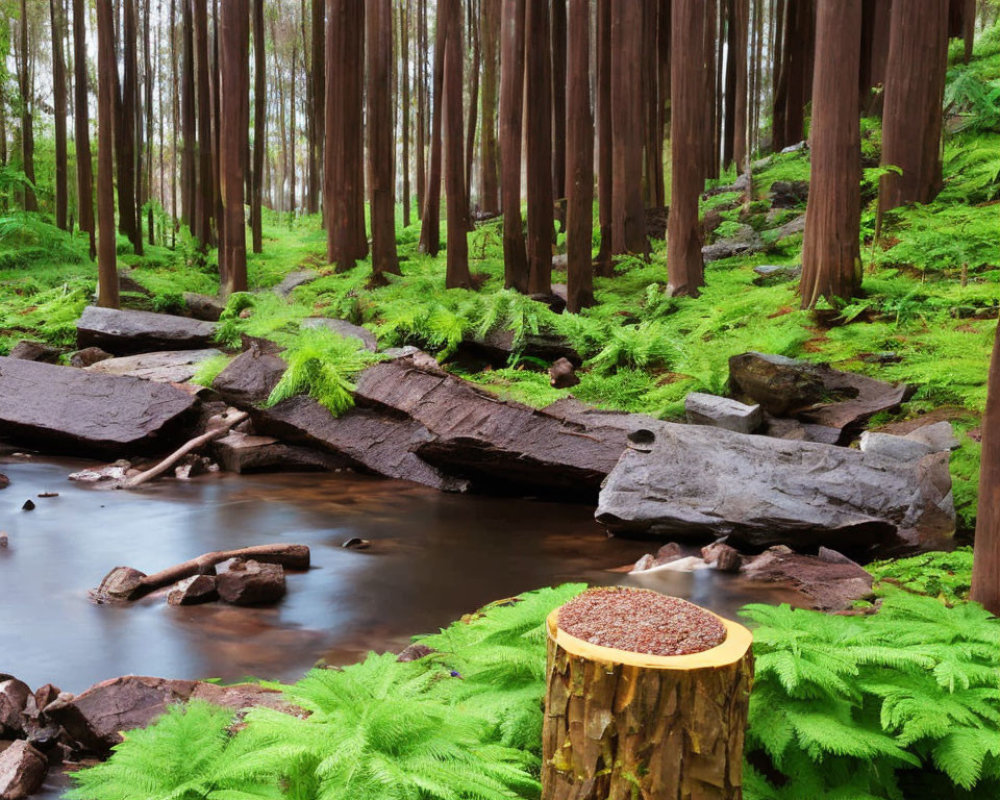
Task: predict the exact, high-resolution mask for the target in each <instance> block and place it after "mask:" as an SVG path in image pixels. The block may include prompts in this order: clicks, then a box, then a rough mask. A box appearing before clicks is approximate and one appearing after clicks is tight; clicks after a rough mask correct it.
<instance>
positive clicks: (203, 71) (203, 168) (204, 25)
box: [190, 0, 215, 247]
mask: <svg viewBox="0 0 1000 800" xmlns="http://www.w3.org/2000/svg"><path fill="white" fill-rule="evenodd" d="M190 2H191V3H192V7H193V12H194V13H193V18H194V51H195V86H196V88H197V97H198V147H197V151H196V152H197V166H196V169H197V191H196V192H195V195H194V208H195V211H194V231H193V232H194V234H195V236H196V237H197V238H198V240H199V241H200V242H201V245H202V247H208V246H209V245H210V244H211V242H212V217H213V214H214V211H215V189H214V187H213V180H212V179H213V170H212V94H211V77H212V67H211V60H210V57H209V50H210V48H209V31H208V0H190Z"/></svg>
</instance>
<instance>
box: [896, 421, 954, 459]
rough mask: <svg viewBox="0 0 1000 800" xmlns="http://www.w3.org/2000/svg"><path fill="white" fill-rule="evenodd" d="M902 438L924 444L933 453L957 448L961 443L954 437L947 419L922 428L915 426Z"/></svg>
mask: <svg viewBox="0 0 1000 800" xmlns="http://www.w3.org/2000/svg"><path fill="white" fill-rule="evenodd" d="M904 438H906V439H909V440H911V441H914V442H920V443H921V444H925V445H927V446H928V447H929V448H931V450H932V451H933V452H935V453H940V452H944V451H949V450H957V449H958V447H959V445H960V444H961V443H960V442H959V441H958V439H957V438H956V437H955V431H954V430H953V429H952V427H951V423H950V422H948V421H947V420H943V421H941V422H935V423H933V424H931V425H924V426H923V427H922V428H917V429H916V430H915V431H913V432H912V433H908V434H906V436H905V437H904Z"/></svg>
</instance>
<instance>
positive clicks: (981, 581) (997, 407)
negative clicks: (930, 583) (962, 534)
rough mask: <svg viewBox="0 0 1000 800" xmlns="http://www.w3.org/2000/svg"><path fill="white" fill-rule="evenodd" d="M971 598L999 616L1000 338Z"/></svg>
mask: <svg viewBox="0 0 1000 800" xmlns="http://www.w3.org/2000/svg"><path fill="white" fill-rule="evenodd" d="M897 2H898V0H897ZM994 336H996V334H994ZM969 598H970V599H971V600H974V601H976V602H977V603H982V604H983V606H985V608H986V610H987V611H989V612H990V613H992V614H993V615H994V616H998V617H1000V338H994V342H993V359H992V361H991V362H990V374H989V383H988V390H987V396H986V412H985V413H984V414H983V451H982V462H981V466H980V470H979V511H978V514H977V515H976V542H975V551H974V555H973V562H972V591H971V592H970V594H969Z"/></svg>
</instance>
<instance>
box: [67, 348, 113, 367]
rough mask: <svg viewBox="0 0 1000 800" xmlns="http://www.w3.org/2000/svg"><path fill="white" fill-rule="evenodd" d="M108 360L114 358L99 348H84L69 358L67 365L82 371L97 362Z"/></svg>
mask: <svg viewBox="0 0 1000 800" xmlns="http://www.w3.org/2000/svg"><path fill="white" fill-rule="evenodd" d="M109 358H114V356H113V355H111V353H108V352H106V351H104V350H102V349H101V348H100V347H85V348H83V350H77V351H76V352H75V353H73V355H72V356H70V359H69V365H70V366H71V367H77V368H79V369H84V368H85V367H90V366H92V365H94V364H96V363H97V362H98V361H107V360H108V359H109Z"/></svg>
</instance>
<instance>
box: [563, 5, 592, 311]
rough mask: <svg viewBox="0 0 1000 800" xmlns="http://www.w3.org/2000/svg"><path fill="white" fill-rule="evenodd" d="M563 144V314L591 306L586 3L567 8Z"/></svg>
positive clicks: (590, 153)
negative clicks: (565, 139)
mask: <svg viewBox="0 0 1000 800" xmlns="http://www.w3.org/2000/svg"><path fill="white" fill-rule="evenodd" d="M567 49H568V62H569V64H568V86H567V89H566V93H567V96H568V97H567V100H568V105H567V120H566V128H567V131H566V133H567V142H566V155H567V159H568V160H567V163H566V174H567V177H568V182H567V186H566V193H567V196H566V264H567V267H566V269H567V274H566V284H567V285H566V310H567V311H569V312H570V313H573V314H575V313H577V312H579V311H580V310H581V309H583V308H585V307H587V306H590V305H593V303H594V266H593V259H592V255H591V252H592V249H593V242H594V117H593V114H592V113H591V108H590V2H589V0H571V3H570V8H569V37H568V48H567Z"/></svg>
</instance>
